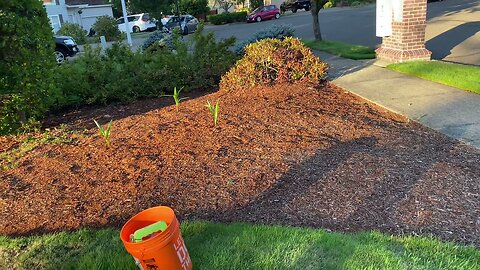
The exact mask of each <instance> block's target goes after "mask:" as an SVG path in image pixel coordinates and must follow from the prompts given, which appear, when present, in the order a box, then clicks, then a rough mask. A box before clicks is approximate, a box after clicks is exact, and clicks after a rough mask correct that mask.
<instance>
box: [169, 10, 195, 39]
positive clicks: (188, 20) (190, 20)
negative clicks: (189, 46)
mask: <svg viewBox="0 0 480 270" xmlns="http://www.w3.org/2000/svg"><path fill="white" fill-rule="evenodd" d="M198 24H199V22H198V19H197V18H195V17H193V16H192V15H181V16H180V23H179V18H178V16H170V17H169V18H168V21H167V22H166V23H165V24H163V27H164V28H167V29H168V30H170V31H173V29H174V28H177V27H180V31H181V33H182V34H184V35H188V34H189V33H192V32H195V30H197V28H198Z"/></svg>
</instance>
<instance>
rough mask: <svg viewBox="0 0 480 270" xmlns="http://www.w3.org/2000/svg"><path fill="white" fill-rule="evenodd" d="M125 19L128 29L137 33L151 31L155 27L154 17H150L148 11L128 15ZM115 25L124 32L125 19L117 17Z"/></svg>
mask: <svg viewBox="0 0 480 270" xmlns="http://www.w3.org/2000/svg"><path fill="white" fill-rule="evenodd" d="M127 20H128V30H129V31H130V32H134V33H139V32H142V31H151V30H156V29H157V24H156V21H155V20H154V19H150V15H149V14H148V13H142V14H134V15H128V16H127ZM117 26H118V29H119V30H120V31H122V32H126V30H125V20H124V18H123V17H122V18H119V19H117Z"/></svg>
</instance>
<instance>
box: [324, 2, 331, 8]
mask: <svg viewBox="0 0 480 270" xmlns="http://www.w3.org/2000/svg"><path fill="white" fill-rule="evenodd" d="M331 7H333V3H332V2H330V1H328V2H326V3H325V5H323V9H329V8H331Z"/></svg>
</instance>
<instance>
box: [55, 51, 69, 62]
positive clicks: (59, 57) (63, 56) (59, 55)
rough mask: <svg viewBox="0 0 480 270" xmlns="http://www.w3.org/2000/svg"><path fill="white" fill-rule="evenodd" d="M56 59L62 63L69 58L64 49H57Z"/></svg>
mask: <svg viewBox="0 0 480 270" xmlns="http://www.w3.org/2000/svg"><path fill="white" fill-rule="evenodd" d="M55 59H56V60H57V64H59V65H60V64H62V63H63V62H65V59H67V55H66V54H65V53H64V52H63V51H62V50H55Z"/></svg>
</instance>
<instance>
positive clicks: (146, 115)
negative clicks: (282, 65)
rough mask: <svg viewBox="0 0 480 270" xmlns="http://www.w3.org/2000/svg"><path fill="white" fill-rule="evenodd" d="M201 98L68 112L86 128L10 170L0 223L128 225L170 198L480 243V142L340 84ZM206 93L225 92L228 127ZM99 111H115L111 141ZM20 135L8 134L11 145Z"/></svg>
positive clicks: (313, 223) (1, 195) (199, 213)
mask: <svg viewBox="0 0 480 270" xmlns="http://www.w3.org/2000/svg"><path fill="white" fill-rule="evenodd" d="M191 95H193V96H196V95H195V94H191ZM193 96H192V98H190V99H189V100H187V101H186V102H184V103H182V104H181V106H180V109H179V111H178V112H177V111H176V110H175V108H174V107H173V106H165V105H166V104H165V102H166V101H165V100H166V98H162V99H154V100H148V101H140V102H137V103H135V104H131V105H125V106H123V105H117V106H107V107H105V108H101V109H91V110H83V111H80V112H78V113H74V114H71V115H65V117H64V119H66V121H67V122H69V125H70V126H71V127H76V128H79V127H87V130H86V131H83V132H82V134H83V135H81V136H79V135H77V136H74V135H73V134H72V135H69V136H72V138H73V139H74V142H72V143H66V144H56V145H54V144H48V145H42V146H40V147H38V148H36V149H35V150H33V151H31V152H29V153H28V154H26V155H25V156H24V157H23V158H21V159H20V160H19V164H18V166H17V167H16V168H14V169H10V170H6V171H0V174H1V175H0V176H1V179H2V180H1V181H0V215H1V219H0V233H1V234H7V235H18V234H29V233H43V232H51V231H58V230H66V229H67V230H70V229H77V228H80V227H105V226H121V225H122V223H123V222H124V221H125V220H126V219H128V218H129V217H130V216H132V215H133V214H135V213H137V212H138V211H140V210H142V209H145V208H148V207H150V206H155V205H168V206H171V207H173V208H174V209H175V211H176V212H177V213H178V215H179V216H180V217H181V218H182V219H189V220H192V219H207V220H213V221H225V222H230V221H248V222H256V223H267V224H287V225H294V226H310V227H322V228H327V229H332V230H339V231H358V230H370V229H375V230H380V231H383V232H389V233H395V234H400V233H408V234H433V235H436V236H438V237H440V238H442V239H447V240H455V241H459V242H463V243H473V244H475V245H477V246H478V245H480V166H479V164H480V152H479V151H478V150H476V149H474V148H472V147H470V146H467V145H464V144H462V143H460V142H458V141H455V140H452V139H449V138H447V137H446V136H444V135H442V134H439V133H437V132H435V131H432V130H430V129H428V128H425V127H423V126H421V125H419V124H416V123H413V122H409V121H408V120H407V119H405V118H403V117H401V116H398V115H396V114H393V113H390V112H387V111H385V110H384V109H382V108H379V107H376V106H375V105H372V104H369V103H367V102H366V101H364V100H362V99H360V98H358V97H356V96H353V95H351V94H349V93H346V92H345V91H343V90H342V89H339V88H336V87H335V86H332V85H326V86H322V87H318V88H317V89H314V88H313V87H310V86H308V85H300V84H298V85H283V86H277V87H274V88H258V89H249V90H245V91H243V92H235V93H227V94H222V93H213V94H209V95H205V96H199V97H197V98H193ZM207 100H210V101H211V102H215V101H216V100H219V103H220V118H219V125H218V126H217V127H213V120H212V118H211V116H210V114H209V112H208V111H207V109H206V108H205V103H206V101H207ZM169 102H170V101H168V103H169ZM91 118H95V119H102V120H103V122H104V123H105V122H107V120H108V119H110V118H112V119H117V120H115V121H114V125H113V128H112V144H113V145H112V147H111V148H109V149H108V148H106V146H105V143H104V142H103V141H102V138H101V137H100V136H98V135H97V133H96V132H97V130H96V128H95V127H94V125H93V122H92V121H91ZM75 119H77V120H75ZM56 122H58V119H53V120H51V123H56ZM19 138H20V137H4V138H2V139H1V140H0V146H1V149H2V151H7V150H8V149H11V148H12V147H14V146H15V145H17V144H18V143H17V141H18V140H20V139H19Z"/></svg>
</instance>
